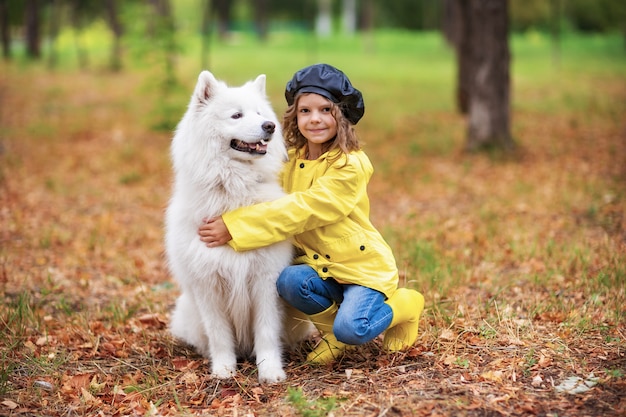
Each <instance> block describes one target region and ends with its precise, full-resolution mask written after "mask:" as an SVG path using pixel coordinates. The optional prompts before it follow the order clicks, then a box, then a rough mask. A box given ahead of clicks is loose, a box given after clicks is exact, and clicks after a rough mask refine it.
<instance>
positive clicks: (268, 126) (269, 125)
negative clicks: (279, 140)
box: [261, 122, 276, 134]
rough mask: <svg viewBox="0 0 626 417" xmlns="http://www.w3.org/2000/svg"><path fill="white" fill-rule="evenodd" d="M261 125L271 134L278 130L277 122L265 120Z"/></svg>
mask: <svg viewBox="0 0 626 417" xmlns="http://www.w3.org/2000/svg"><path fill="white" fill-rule="evenodd" d="M261 127H262V128H263V131H264V132H267V133H269V134H272V133H274V130H276V124H274V123H273V122H265V123H263V125H262V126H261Z"/></svg>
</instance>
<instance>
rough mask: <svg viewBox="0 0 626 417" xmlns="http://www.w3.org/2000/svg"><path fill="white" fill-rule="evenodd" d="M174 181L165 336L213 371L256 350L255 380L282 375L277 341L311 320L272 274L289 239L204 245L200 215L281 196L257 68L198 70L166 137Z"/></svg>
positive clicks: (281, 152)
mask: <svg viewBox="0 0 626 417" xmlns="http://www.w3.org/2000/svg"><path fill="white" fill-rule="evenodd" d="M171 156H172V160H173V165H174V172H175V183H174V190H173V195H172V198H171V200H170V203H169V206H168V208H167V214H166V239H165V240H166V254H167V259H168V265H169V267H170V270H171V272H172V274H173V276H174V277H175V278H176V280H177V281H178V283H179V284H180V287H181V292H182V293H181V295H180V297H179V298H178V300H177V302H176V307H175V309H174V312H173V314H172V319H171V332H172V334H173V335H174V336H176V337H178V338H180V339H182V340H183V341H185V342H187V343H189V344H191V345H193V346H194V347H195V348H196V349H197V350H198V351H199V352H200V353H201V354H202V355H204V356H206V357H208V358H209V359H210V360H211V371H212V374H213V376H215V377H217V378H228V377H232V376H233V375H234V373H235V372H236V367H237V358H238V357H241V356H243V357H247V356H255V357H256V363H257V366H258V371H259V375H258V377H259V381H260V382H269V383H272V382H277V381H282V380H284V379H285V377H286V376H285V372H284V370H283V366H282V346H283V344H285V343H287V344H291V343H294V342H296V341H298V340H302V339H303V338H304V337H306V336H307V335H308V334H309V332H310V329H311V328H310V324H309V323H308V322H307V321H306V319H305V317H304V316H303V315H301V314H299V313H298V312H297V311H296V310H295V309H292V308H288V307H287V306H286V303H284V302H283V301H282V299H280V298H279V296H278V293H277V290H276V279H277V277H278V275H279V273H280V272H281V271H282V270H283V269H284V268H285V267H286V266H287V265H289V263H290V262H291V260H292V248H291V244H290V243H289V242H281V243H278V244H275V245H271V246H269V247H264V248H261V249H258V250H253V251H247V252H241V253H238V252H235V251H234V250H233V249H232V248H231V247H230V246H228V245H224V246H221V247H216V248H208V247H206V246H205V245H204V243H202V242H201V241H200V238H199V236H198V234H197V230H198V227H199V226H200V224H201V222H202V219H203V218H206V217H214V216H218V215H220V214H222V213H224V212H226V211H228V210H232V209H234V208H237V207H240V206H245V205H250V204H254V203H257V202H261V201H268V200H272V199H276V198H278V197H280V196H282V195H283V191H282V189H281V188H280V186H279V185H278V173H279V171H280V169H281V167H282V164H283V162H284V161H285V159H286V151H285V145H284V142H283V138H282V134H281V129H280V124H279V123H278V120H277V118H276V115H275V113H274V111H273V110H272V108H271V106H270V104H269V102H268V100H267V98H266V93H265V75H259V76H258V77H257V78H256V80H254V81H252V82H248V83H246V84H244V85H243V86H241V87H228V86H227V85H226V84H225V83H223V82H221V81H218V80H216V79H215V77H214V76H213V74H211V73H210V72H208V71H203V72H202V73H201V74H200V76H199V78H198V83H197V85H196V88H195V91H194V93H193V95H192V97H191V102H190V103H189V107H188V109H187V112H186V114H185V115H184V117H183V118H182V120H181V121H180V123H179V125H178V127H177V129H176V134H175V135H174V138H173V140H172V145H171Z"/></svg>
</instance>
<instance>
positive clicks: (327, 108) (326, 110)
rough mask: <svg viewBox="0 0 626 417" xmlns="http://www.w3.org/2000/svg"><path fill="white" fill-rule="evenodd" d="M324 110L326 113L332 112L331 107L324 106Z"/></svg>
mask: <svg viewBox="0 0 626 417" xmlns="http://www.w3.org/2000/svg"><path fill="white" fill-rule="evenodd" d="M322 111H323V112H324V113H330V107H324V108H323V109H322Z"/></svg>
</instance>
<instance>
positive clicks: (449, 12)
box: [444, 0, 515, 150]
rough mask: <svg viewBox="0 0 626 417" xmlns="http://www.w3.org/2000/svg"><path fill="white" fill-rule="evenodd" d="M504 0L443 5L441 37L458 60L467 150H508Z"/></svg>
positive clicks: (462, 0) (456, 0)
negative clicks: (448, 43) (442, 35)
mask: <svg viewBox="0 0 626 417" xmlns="http://www.w3.org/2000/svg"><path fill="white" fill-rule="evenodd" d="M508 31H509V17H508V1H507V0H447V1H446V11H445V23H444V32H445V34H446V38H447V39H448V40H449V41H450V43H451V44H452V45H453V46H454V48H455V51H456V56H457V107H458V109H459V111H460V112H462V113H464V114H467V115H468V129H467V138H466V146H465V147H466V149H467V150H478V149H483V148H499V149H504V150H511V149H513V148H514V147H515V143H514V141H513V138H512V137H511V133H510V75H509V71H510V68H509V67H510V60H511V57H510V52H509V38H508Z"/></svg>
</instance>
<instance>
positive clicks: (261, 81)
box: [252, 74, 266, 95]
mask: <svg viewBox="0 0 626 417" xmlns="http://www.w3.org/2000/svg"><path fill="white" fill-rule="evenodd" d="M265 78H266V77H265V74H261V75H259V76H258V77H256V80H254V82H253V83H252V85H254V87H255V88H256V89H257V90H258V91H259V93H261V94H263V95H265Z"/></svg>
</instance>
